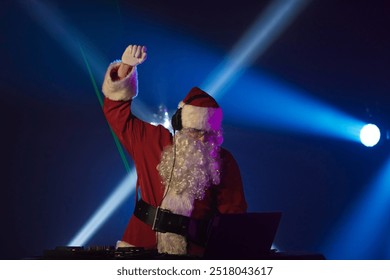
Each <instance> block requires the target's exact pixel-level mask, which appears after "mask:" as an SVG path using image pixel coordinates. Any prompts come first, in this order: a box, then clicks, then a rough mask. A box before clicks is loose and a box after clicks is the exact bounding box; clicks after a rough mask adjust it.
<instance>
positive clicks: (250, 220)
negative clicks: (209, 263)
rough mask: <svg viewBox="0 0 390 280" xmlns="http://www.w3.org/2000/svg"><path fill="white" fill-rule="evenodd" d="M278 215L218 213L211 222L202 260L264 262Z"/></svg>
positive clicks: (274, 232) (278, 219)
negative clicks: (255, 260) (253, 260)
mask: <svg viewBox="0 0 390 280" xmlns="http://www.w3.org/2000/svg"><path fill="white" fill-rule="evenodd" d="M281 215H282V213H281V212H260V213H243V214H220V215H217V216H216V217H215V218H214V220H213V221H212V224H211V227H210V231H209V237H208V240H207V243H206V249H205V253H204V256H203V258H204V259H264V258H266V257H267V255H268V254H269V253H270V249H271V246H272V243H273V241H274V238H275V235H276V231H277V229H278V226H279V222H280V219H281Z"/></svg>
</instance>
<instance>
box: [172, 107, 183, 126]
mask: <svg viewBox="0 0 390 280" xmlns="http://www.w3.org/2000/svg"><path fill="white" fill-rule="evenodd" d="M182 109H183V108H179V109H177V111H176V113H175V114H173V116H172V119H171V124H172V128H173V131H179V130H182V129H183V124H182V122H181V111H182Z"/></svg>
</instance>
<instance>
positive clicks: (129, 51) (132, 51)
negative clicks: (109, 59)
mask: <svg viewBox="0 0 390 280" xmlns="http://www.w3.org/2000/svg"><path fill="white" fill-rule="evenodd" d="M146 57H147V54H146V47H145V46H139V45H129V46H128V47H127V48H126V50H125V52H124V53H123V55H122V63H124V64H127V65H130V66H137V65H139V64H141V63H143V62H144V61H145V60H146Z"/></svg>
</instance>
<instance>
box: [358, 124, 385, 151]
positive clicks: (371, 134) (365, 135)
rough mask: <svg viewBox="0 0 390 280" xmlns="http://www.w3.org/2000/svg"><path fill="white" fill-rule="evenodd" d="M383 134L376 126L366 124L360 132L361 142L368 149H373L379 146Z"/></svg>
mask: <svg viewBox="0 0 390 280" xmlns="http://www.w3.org/2000/svg"><path fill="white" fill-rule="evenodd" d="M380 138H381V132H380V130H379V128H378V127H377V126H376V125H375V124H372V123H370V124H366V125H365V126H363V128H362V129H361V130H360V141H361V142H362V144H363V145H364V146H366V147H373V146H375V145H376V144H378V142H379V140H380Z"/></svg>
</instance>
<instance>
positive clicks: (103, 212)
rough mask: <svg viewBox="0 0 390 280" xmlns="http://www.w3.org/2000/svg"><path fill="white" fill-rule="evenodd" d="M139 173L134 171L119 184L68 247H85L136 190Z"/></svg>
mask: <svg viewBox="0 0 390 280" xmlns="http://www.w3.org/2000/svg"><path fill="white" fill-rule="evenodd" d="M136 182H137V173H136V171H135V169H133V170H132V171H131V172H130V174H128V175H127V176H126V177H125V179H124V180H123V181H122V182H121V183H120V184H119V186H118V187H117V188H116V189H115V191H114V192H113V193H112V194H111V195H110V196H109V197H108V198H107V199H106V201H105V202H104V203H103V205H102V206H101V207H100V208H99V209H98V210H97V211H96V212H95V214H93V216H92V217H91V218H90V219H89V220H88V221H87V223H86V224H85V225H84V226H83V228H82V229H81V230H80V231H79V232H78V233H77V234H76V235H75V237H74V238H73V239H72V240H71V241H70V242H69V243H68V246H83V245H84V244H85V243H86V242H88V240H89V239H90V238H91V237H92V236H93V235H94V234H95V233H96V231H97V230H98V229H99V228H100V227H101V226H102V225H103V224H104V222H105V221H106V220H107V219H108V218H109V217H110V216H111V215H112V213H113V212H114V211H115V210H116V209H117V208H118V207H119V206H120V205H121V204H122V203H123V202H124V201H125V200H126V198H128V196H129V195H131V194H132V193H133V192H134V190H135V185H136Z"/></svg>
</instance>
